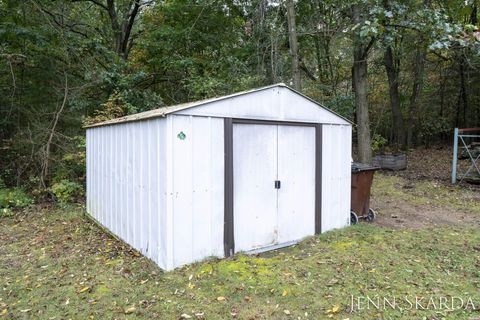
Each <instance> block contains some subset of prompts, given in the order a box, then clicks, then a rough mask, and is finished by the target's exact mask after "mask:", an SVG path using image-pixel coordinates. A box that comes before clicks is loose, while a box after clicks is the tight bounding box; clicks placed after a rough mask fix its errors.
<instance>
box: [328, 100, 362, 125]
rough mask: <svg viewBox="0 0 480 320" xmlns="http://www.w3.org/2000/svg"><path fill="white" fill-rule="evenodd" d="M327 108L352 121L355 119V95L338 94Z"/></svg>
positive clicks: (329, 102)
mask: <svg viewBox="0 0 480 320" xmlns="http://www.w3.org/2000/svg"><path fill="white" fill-rule="evenodd" d="M325 106H326V107H327V108H329V109H331V110H332V111H334V112H336V113H338V114H339V115H341V116H342V117H345V118H347V119H349V120H351V121H353V119H354V113H355V100H354V97H353V95H342V94H338V95H336V96H335V97H333V99H331V100H329V101H328V102H327V103H326V105H325Z"/></svg>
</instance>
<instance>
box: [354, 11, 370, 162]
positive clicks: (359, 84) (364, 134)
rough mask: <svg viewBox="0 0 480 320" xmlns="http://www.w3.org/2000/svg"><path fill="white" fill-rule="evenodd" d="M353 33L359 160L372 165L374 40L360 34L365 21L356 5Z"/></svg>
mask: <svg viewBox="0 0 480 320" xmlns="http://www.w3.org/2000/svg"><path fill="white" fill-rule="evenodd" d="M351 11H352V22H353V25H354V26H355V30H354V33H353V67H352V84H353V92H354V94H355V114H356V119H357V140H358V158H359V160H360V161H361V162H364V163H372V148H371V136H370V118H369V114H368V83H367V75H368V52H369V51H370V48H371V46H372V45H373V42H374V39H373V38H372V39H370V41H369V42H368V43H365V39H364V38H363V37H362V36H361V34H360V27H359V26H360V25H361V24H362V23H363V22H364V21H365V19H364V17H363V14H362V7H361V6H360V5H359V4H354V5H352V7H351Z"/></svg>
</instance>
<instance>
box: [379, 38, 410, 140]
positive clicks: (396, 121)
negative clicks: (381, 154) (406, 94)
mask: <svg viewBox="0 0 480 320" xmlns="http://www.w3.org/2000/svg"><path fill="white" fill-rule="evenodd" d="M384 64H385V69H386V71H387V77H388V85H389V86H388V91H389V95H390V107H391V108H392V117H393V143H394V144H395V145H397V146H398V147H400V148H402V147H404V146H405V127H404V125H403V117H402V110H401V107H400V96H399V93H398V78H399V73H400V68H399V64H400V62H399V61H398V59H396V58H395V57H394V54H393V50H392V47H391V46H390V45H389V46H387V48H386V49H385V55H384Z"/></svg>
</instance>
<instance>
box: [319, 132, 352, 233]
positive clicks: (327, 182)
mask: <svg viewBox="0 0 480 320" xmlns="http://www.w3.org/2000/svg"><path fill="white" fill-rule="evenodd" d="M351 141H352V127H351V126H346V125H329V124H324V125H322V143H323V145H322V148H323V149H322V155H323V159H322V160H323V161H322V232H325V231H329V230H332V229H336V228H341V227H345V226H348V225H350V184H351V181H350V179H351V170H350V165H351V161H352V153H351V152H352V151H351V150H352V142H351Z"/></svg>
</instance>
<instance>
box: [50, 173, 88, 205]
mask: <svg viewBox="0 0 480 320" xmlns="http://www.w3.org/2000/svg"><path fill="white" fill-rule="evenodd" d="M51 189H52V192H53V194H54V195H55V197H56V198H57V200H58V201H59V202H60V203H69V202H75V201H76V200H78V198H80V197H82V196H83V195H84V191H83V186H82V185H81V184H79V183H77V182H74V181H70V180H66V179H63V180H60V181H59V182H57V183H54V184H53V185H52V188H51Z"/></svg>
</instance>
